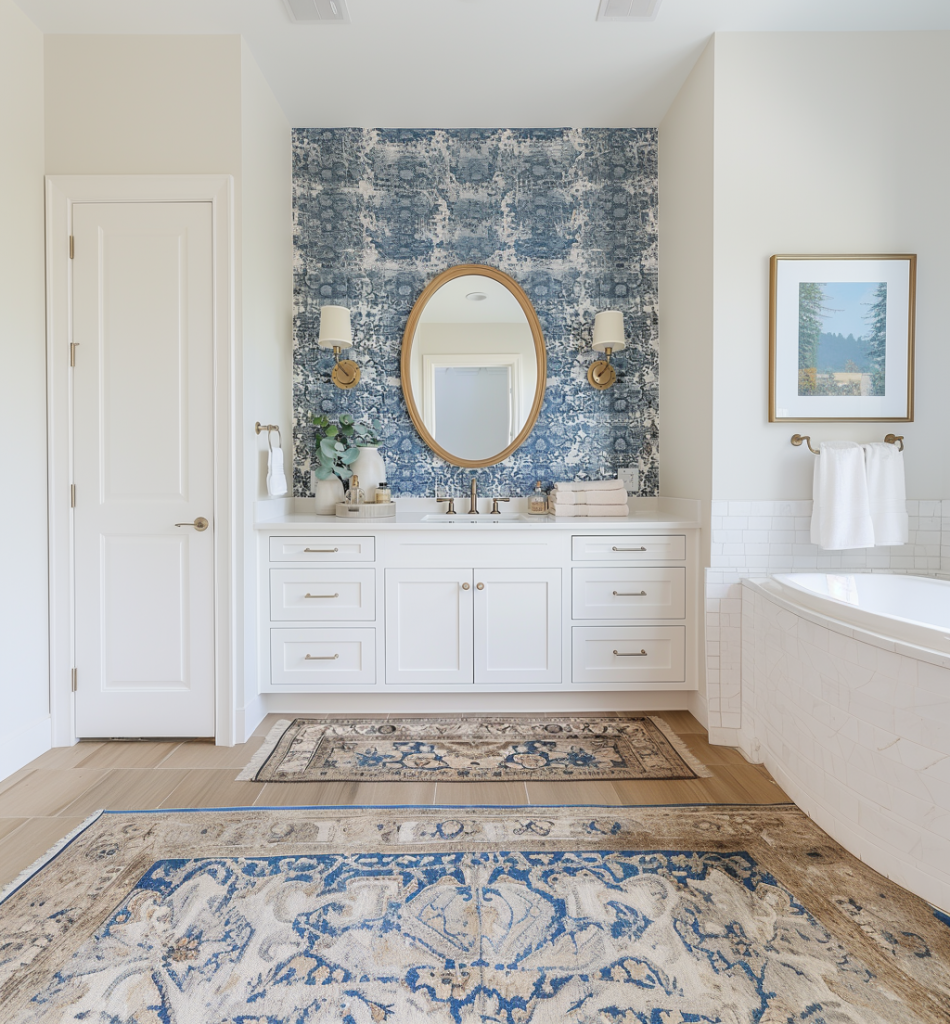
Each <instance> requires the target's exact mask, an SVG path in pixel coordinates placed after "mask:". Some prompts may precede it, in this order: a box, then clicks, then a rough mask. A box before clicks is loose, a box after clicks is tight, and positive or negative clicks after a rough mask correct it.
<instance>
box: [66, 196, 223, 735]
mask: <svg viewBox="0 0 950 1024" xmlns="http://www.w3.org/2000/svg"><path fill="white" fill-rule="evenodd" d="M73 236H74V258H73V261H72V271H73V277H72V289H73V296H72V309H73V324H72V341H73V342H74V343H75V344H76V346H77V347H76V348H75V349H74V350H73V351H74V361H75V365H74V367H73V370H72V374H73V480H74V481H75V498H74V501H75V509H74V529H75V583H74V585H75V608H76V615H75V657H76V669H77V678H76V684H77V685H76V688H77V693H76V732H77V735H78V736H80V737H84V736H85V737H92V736H99V737H136V736H213V735H214V577H213V572H214V557H213V543H212V536H213V533H214V508H213V504H212V502H213V483H214V481H213V475H214V429H213V428H214V423H213V408H214V403H213V330H214V323H213V319H214V318H213V290H212V286H213V281H212V270H213V260H212V207H211V204H210V203H202V202H188V203H172V202H169V203H159V202H153V203H132V202H117V203H88V204H77V205H75V206H74V207H73ZM192 524H194V525H192Z"/></svg>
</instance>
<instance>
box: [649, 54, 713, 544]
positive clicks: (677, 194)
mask: <svg viewBox="0 0 950 1024" xmlns="http://www.w3.org/2000/svg"><path fill="white" fill-rule="evenodd" d="M715 54H716V40H715V39H713V40H711V41H710V43H709V45H708V46H707V47H706V49H705V50H704V51H703V54H702V56H701V57H700V58H699V60H698V61H697V63H696V66H695V67H694V68H693V70H692V72H691V74H690V76H689V78H687V79H686V82H685V83H684V84H683V88H682V89H681V90H680V92H679V94H678V95H677V97H676V99H675V100H674V102H673V105H672V106H671V107H670V109H669V111H668V112H667V114H666V117H664V118H663V120H662V122H661V123H660V165H659V179H660V413H661V416H662V420H661V433H660V443H661V452H662V457H661V460H660V491H661V493H662V494H664V495H668V496H669V497H671V498H700V499H701V500H702V502H703V514H704V522H705V523H706V525H707V526H708V523H709V502H710V499H711V498H712V432H711V431H710V430H709V425H710V424H711V422H712V403H713V393H712V367H713V95H714V91H713V90H714V82H713V73H714V68H715ZM703 543H704V557H708V554H709V531H708V529H707V530H705V531H704V533H703Z"/></svg>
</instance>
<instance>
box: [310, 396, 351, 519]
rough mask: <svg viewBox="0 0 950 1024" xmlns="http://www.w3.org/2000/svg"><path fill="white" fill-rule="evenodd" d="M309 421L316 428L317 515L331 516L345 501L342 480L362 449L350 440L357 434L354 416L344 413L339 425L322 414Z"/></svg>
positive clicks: (313, 466)
mask: <svg viewBox="0 0 950 1024" xmlns="http://www.w3.org/2000/svg"><path fill="white" fill-rule="evenodd" d="M310 422H311V423H313V427H314V451H313V456H314V457H313V462H312V463H311V468H312V471H313V475H314V477H315V478H316V482H315V483H314V488H313V493H314V499H315V502H316V512H317V515H318V516H332V515H334V514H335V513H336V505H337V502H340V501H343V494H344V492H343V481H344V480H349V479H350V477H351V476H352V475H353V470H352V469H351V468H350V467H351V465H352V464H353V463H354V462H356V460H357V459H358V458H359V454H360V450H359V448H357V447H356V446H355V445H354V444H352V443H351V440H352V438H353V436H354V434H355V433H356V430H355V426H354V423H353V417H352V416H351V415H350V414H349V413H346V412H345V413H343V414H342V415H341V416H340V420H339V423H338V424H337V423H332V422H331V421H330V418H329V417H328V416H326V415H324V414H322V413H321V414H320V415H319V416H312V417H311V418H310Z"/></svg>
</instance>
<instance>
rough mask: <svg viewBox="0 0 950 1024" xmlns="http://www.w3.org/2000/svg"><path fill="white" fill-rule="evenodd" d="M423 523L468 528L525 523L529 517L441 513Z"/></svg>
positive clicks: (508, 514)
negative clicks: (461, 525)
mask: <svg viewBox="0 0 950 1024" xmlns="http://www.w3.org/2000/svg"><path fill="white" fill-rule="evenodd" d="M421 521H422V522H423V523H446V524H447V525H451V524H452V523H455V524H456V525H458V524H460V523H464V524H465V525H466V526H469V525H479V526H481V525H484V526H491V524H492V523H496V524H497V523H523V522H526V521H527V516H523V515H522V514H521V513H520V512H501V513H499V514H498V515H497V516H493V515H492V514H491V513H490V512H486V513H482V514H480V515H477V516H471V515H466V514H465V513H464V512H457V513H456V514H455V515H453V516H450V515H448V514H447V513H446V512H439V513H437V514H436V515H428V516H423V517H422V520H421Z"/></svg>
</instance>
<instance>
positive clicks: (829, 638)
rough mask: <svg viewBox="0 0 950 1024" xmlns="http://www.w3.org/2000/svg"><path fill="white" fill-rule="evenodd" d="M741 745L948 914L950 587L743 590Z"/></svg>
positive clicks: (746, 584)
mask: <svg viewBox="0 0 950 1024" xmlns="http://www.w3.org/2000/svg"><path fill="white" fill-rule="evenodd" d="M741 686H742V690H741V703H742V721H741V729H740V730H739V743H740V746H741V747H742V749H743V750H744V751H745V752H746V754H747V755H749V756H750V757H751V759H752V760H756V761H758V760H761V761H764V763H765V765H766V766H767V767H768V769H769V770H770V771H771V772H772V774H773V775H774V776H775V778H776V780H777V781H778V783H779V785H781V786H782V787H783V789H784V790H785V791H786V792H787V793H788V794H789V796H791V797H792V799H793V800H794V801H795V803H797V804H798V805H799V807H801V808H802V809H803V810H804V811H806V812H807V813H808V814H810V815H811V816H812V818H814V820H815V821H816V822H817V823H818V824H819V825H820V826H821V827H822V828H823V829H824V830H825V831H826V832H828V833H830V834H831V835H832V836H833V837H834V838H835V839H837V840H838V842H840V843H841V844H842V845H843V846H844V847H845V848H846V849H848V850H850V851H851V852H852V853H853V854H856V855H857V856H859V857H861V858H862V859H863V860H864V861H865V862H866V863H868V864H869V865H870V866H871V867H873V868H876V869H877V870H878V871H880V872H881V873H882V874H885V875H888V876H889V877H890V878H892V879H893V880H894V881H896V882H898V883H899V884H901V885H903V886H905V887H906V888H908V889H910V890H911V891H912V892H916V893H917V894H918V895H920V896H923V897H924V899H927V900H930V902H931V903H933V904H935V905H936V906H938V907H940V908H942V909H943V910H944V911H947V912H950V582H944V581H942V580H934V579H930V578H927V577H922V576H902V575H888V574H884V573H846V572H842V573H791V574H788V575H780V576H774V577H771V578H762V579H747V580H744V581H743V587H742V683H741Z"/></svg>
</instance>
